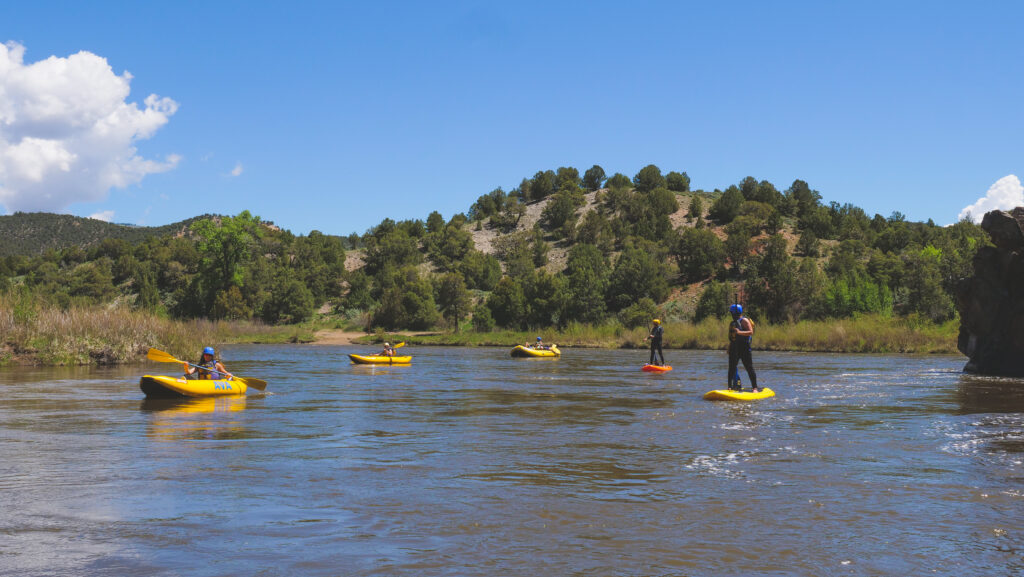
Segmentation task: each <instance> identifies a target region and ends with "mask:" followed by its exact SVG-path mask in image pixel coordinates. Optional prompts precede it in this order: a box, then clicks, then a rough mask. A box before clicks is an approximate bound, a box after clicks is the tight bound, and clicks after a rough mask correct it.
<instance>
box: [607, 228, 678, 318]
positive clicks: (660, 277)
mask: <svg viewBox="0 0 1024 577" xmlns="http://www.w3.org/2000/svg"><path fill="white" fill-rule="evenodd" d="M665 256H667V255H665V254H662V253H661V251H659V249H658V248H657V247H655V246H652V245H649V244H648V245H644V244H642V243H641V244H640V246H629V247H626V249H625V250H623V251H622V254H621V255H619V259H618V260H617V261H616V262H615V268H614V269H613V270H612V274H611V277H610V279H609V286H608V293H607V295H606V299H605V300H606V302H607V303H608V308H609V309H610V310H612V311H620V310H622V309H624V308H626V307H627V306H629V305H630V304H632V303H633V302H635V301H637V300H639V299H642V298H644V297H648V298H650V299H652V300H654V301H655V302H662V301H664V300H665V299H666V298H667V297H668V295H669V286H668V278H667V276H668V274H667V273H668V271H667V270H666V269H667V266H666V265H665V258H664V257H665Z"/></svg>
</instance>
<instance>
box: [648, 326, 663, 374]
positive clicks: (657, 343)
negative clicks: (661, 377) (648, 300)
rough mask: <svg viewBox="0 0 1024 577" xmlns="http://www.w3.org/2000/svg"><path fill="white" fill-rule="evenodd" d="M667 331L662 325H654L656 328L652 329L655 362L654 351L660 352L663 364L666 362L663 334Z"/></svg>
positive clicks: (659, 355)
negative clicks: (662, 350)
mask: <svg viewBox="0 0 1024 577" xmlns="http://www.w3.org/2000/svg"><path fill="white" fill-rule="evenodd" d="M664 333H665V329H663V328H661V325H654V329H653V330H652V331H651V362H650V363H649V364H652V365H653V364H654V358H655V357H654V352H655V351H657V352H658V358H660V359H661V364H662V365H664V364H665V353H663V352H661V336H662V335H663V334H664Z"/></svg>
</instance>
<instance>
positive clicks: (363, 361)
mask: <svg viewBox="0 0 1024 577" xmlns="http://www.w3.org/2000/svg"><path fill="white" fill-rule="evenodd" d="M348 358H349V359H351V361H352V362H353V363H356V364H358V365H408V364H409V363H411V362H412V356H405V357H389V356H387V355H349V356H348Z"/></svg>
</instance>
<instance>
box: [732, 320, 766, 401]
mask: <svg viewBox="0 0 1024 577" xmlns="http://www.w3.org/2000/svg"><path fill="white" fill-rule="evenodd" d="M729 313H730V314H732V322H731V323H729V373H728V375H727V376H726V378H727V379H728V382H729V388H730V389H732V390H734V391H741V390H743V389H742V387H741V385H740V382H739V377H740V373H739V370H738V369H739V362H740V361H743V368H744V369H746V370H747V376H748V377H750V384H751V385H752V386H753V388H754V392H755V393H756V392H758V390H759V389H758V388H757V373H755V372H754V360H753V358H752V357H751V349H750V345H751V343H752V342H753V340H754V321H752V320H750V319H748V318H747V317H745V316H743V306H742V305H739V304H734V305H732V306H730V307H729Z"/></svg>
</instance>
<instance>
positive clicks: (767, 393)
mask: <svg viewBox="0 0 1024 577" xmlns="http://www.w3.org/2000/svg"><path fill="white" fill-rule="evenodd" d="M774 396H775V391H773V390H771V389H769V388H763V389H761V390H760V391H758V392H756V393H755V392H752V391H744V392H740V391H731V390H729V389H717V390H714V391H708V392H707V393H705V394H704V398H705V399H707V400H709V401H756V400H758V399H767V398H768V397H774Z"/></svg>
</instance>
